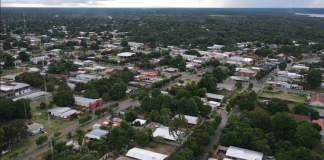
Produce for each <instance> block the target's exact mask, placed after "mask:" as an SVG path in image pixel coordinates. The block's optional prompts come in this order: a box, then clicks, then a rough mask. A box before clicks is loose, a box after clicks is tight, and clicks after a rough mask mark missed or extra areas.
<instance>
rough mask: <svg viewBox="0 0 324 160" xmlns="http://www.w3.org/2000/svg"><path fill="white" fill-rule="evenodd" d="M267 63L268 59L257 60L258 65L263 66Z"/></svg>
mask: <svg viewBox="0 0 324 160" xmlns="http://www.w3.org/2000/svg"><path fill="white" fill-rule="evenodd" d="M265 63H266V61H262V60H257V61H256V62H255V65H256V66H263V65H264V64H265Z"/></svg>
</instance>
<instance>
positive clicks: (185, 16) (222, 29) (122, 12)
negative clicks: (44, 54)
mask: <svg viewBox="0 0 324 160" xmlns="http://www.w3.org/2000/svg"><path fill="white" fill-rule="evenodd" d="M24 11H25V16H26V25H27V29H26V31H27V33H36V34H38V35H43V34H47V35H49V36H51V37H58V38H60V37H61V38H63V37H65V34H64V33H63V32H59V31H58V30H53V33H50V32H49V31H48V30H49V29H53V26H66V27H67V31H68V34H67V36H68V38H74V37H79V36H80V34H79V31H83V32H96V33H99V32H103V31H112V30H118V31H119V32H128V33H127V34H126V35H119V36H120V37H122V38H123V37H124V36H129V37H130V38H129V41H137V42H144V43H146V44H149V45H151V46H156V45H158V44H161V45H163V46H166V45H175V46H179V45H184V46H183V47H184V48H186V47H188V48H193V47H196V46H199V48H200V49H206V48H207V46H211V45H213V44H222V45H226V47H227V48H231V47H234V46H233V44H234V43H235V42H246V41H259V42H266V43H270V44H287V43H288V44H289V43H291V42H292V41H293V40H295V41H298V42H299V43H301V44H307V43H308V42H310V41H311V42H323V41H324V27H323V26H324V19H323V18H313V17H307V16H301V15H296V14H295V13H319V14H323V13H324V9H91V8H90V9H89V8H75V9H64V8H46V9H45V8H27V9H24ZM1 19H2V20H4V21H6V26H7V33H10V31H12V32H13V33H16V34H21V33H23V31H24V30H23V26H24V25H23V24H24V22H23V14H22V8H2V9H1ZM0 32H1V33H3V25H1V27H0ZM99 35H101V34H99ZM101 36H102V35H101ZM103 37H105V38H103V40H108V37H109V35H108V34H106V35H104V36H103ZM109 38H111V37H109ZM1 39H2V40H4V39H6V37H5V36H1Z"/></svg>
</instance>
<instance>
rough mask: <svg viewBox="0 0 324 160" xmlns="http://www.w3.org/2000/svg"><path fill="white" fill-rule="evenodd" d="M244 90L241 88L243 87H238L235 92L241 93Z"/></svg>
mask: <svg viewBox="0 0 324 160" xmlns="http://www.w3.org/2000/svg"><path fill="white" fill-rule="evenodd" d="M244 88H245V87H243V86H242V87H240V88H238V89H237V92H241V91H243V89H244Z"/></svg>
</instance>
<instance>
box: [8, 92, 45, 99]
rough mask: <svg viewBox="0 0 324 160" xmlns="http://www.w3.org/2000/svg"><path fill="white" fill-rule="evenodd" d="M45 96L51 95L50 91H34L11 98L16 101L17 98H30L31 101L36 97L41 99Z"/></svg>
mask: <svg viewBox="0 0 324 160" xmlns="http://www.w3.org/2000/svg"><path fill="white" fill-rule="evenodd" d="M46 96H47V97H50V96H51V93H49V92H43V91H41V92H34V93H31V94H27V95H24V96H21V97H18V98H14V99H12V100H13V101H17V100H18V99H30V100H31V101H34V100H36V99H41V98H46Z"/></svg>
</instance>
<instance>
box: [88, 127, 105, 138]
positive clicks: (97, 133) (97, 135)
mask: <svg viewBox="0 0 324 160" xmlns="http://www.w3.org/2000/svg"><path fill="white" fill-rule="evenodd" d="M108 133H109V132H108V131H106V130H101V129H94V130H92V131H91V132H89V133H87V134H86V135H85V136H86V137H88V138H96V139H100V137H101V136H104V135H106V134H108Z"/></svg>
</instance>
